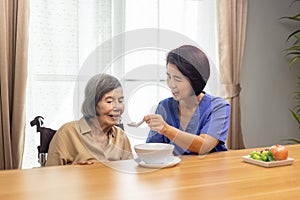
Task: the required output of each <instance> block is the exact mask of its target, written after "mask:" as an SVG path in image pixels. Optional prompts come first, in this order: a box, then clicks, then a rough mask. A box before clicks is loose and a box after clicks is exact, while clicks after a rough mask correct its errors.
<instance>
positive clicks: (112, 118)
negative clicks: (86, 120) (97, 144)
mask: <svg viewBox="0 0 300 200" xmlns="http://www.w3.org/2000/svg"><path fill="white" fill-rule="evenodd" d="M96 111H97V113H98V114H99V116H97V118H98V121H99V123H100V126H101V127H102V128H103V129H105V128H109V127H112V126H113V125H116V124H119V122H120V119H121V115H122V113H123V112H124V96H123V90H122V88H121V87H118V88H116V89H114V90H111V91H109V92H108V93H106V94H105V95H104V96H103V97H102V99H101V100H100V101H99V102H98V103H97V106H96Z"/></svg>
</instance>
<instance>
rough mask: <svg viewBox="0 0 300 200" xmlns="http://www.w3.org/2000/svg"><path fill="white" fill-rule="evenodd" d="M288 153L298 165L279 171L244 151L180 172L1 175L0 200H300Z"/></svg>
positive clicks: (298, 156)
mask: <svg viewBox="0 0 300 200" xmlns="http://www.w3.org/2000/svg"><path fill="white" fill-rule="evenodd" d="M287 147H288V149H289V157H291V158H294V159H295V160H294V163H293V165H290V166H282V167H275V168H264V167H260V166H256V165H252V164H248V163H245V162H243V161H242V156H244V155H248V154H249V153H250V152H251V151H252V150H253V149H245V150H231V151H228V152H221V153H212V154H209V155H207V156H206V157H199V156H181V159H182V160H181V162H180V164H178V165H177V166H174V167H171V168H165V169H159V170H158V169H147V168H142V167H139V166H138V165H137V164H136V162H135V161H133V160H128V161H117V162H114V163H112V164H111V165H110V166H107V165H104V164H101V163H97V164H94V165H90V166H79V165H76V166H61V167H45V168H35V169H26V170H9V171H1V172H0V199H1V200H29V199H30V200H31V199H40V200H47V199H49V200H50V199H51V200H59V199H83V200H85V199H86V200H91V199H130V200H135V199H141V200H146V199H151V200H158V199H172V200H176V199H201V200H203V199H222V200H224V199H230V200H232V199H272V200H274V199H275V198H284V199H299V197H300V145H290V146H287ZM259 149H260V148H255V150H259Z"/></svg>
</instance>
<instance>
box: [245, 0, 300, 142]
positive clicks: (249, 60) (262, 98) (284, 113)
mask: <svg viewBox="0 0 300 200" xmlns="http://www.w3.org/2000/svg"><path fill="white" fill-rule="evenodd" d="M290 3H291V0H249V1H248V24H247V35H246V45H245V52H244V63H243V66H242V72H241V87H242V91H241V112H242V113H241V114H242V131H243V137H244V143H245V146H246V147H247V148H250V147H259V146H269V145H272V144H275V143H283V142H282V140H284V139H287V138H298V139H300V129H299V127H298V125H297V123H296V121H295V120H294V118H293V117H292V115H291V114H290V112H289V108H292V107H293V100H292V96H293V92H294V91H295V90H296V89H297V88H296V87H297V74H300V73H299V72H300V70H299V68H300V67H299V63H298V64H297V67H295V68H294V69H292V70H290V69H289V66H288V59H287V58H286V56H285V53H284V52H283V49H285V48H287V47H288V45H287V43H286V40H285V39H286V37H287V36H288V35H289V33H291V31H292V30H294V29H293V28H292V27H291V24H289V25H288V24H287V23H286V22H284V21H283V20H280V19H279V18H280V17H282V16H286V15H289V16H290V15H293V14H295V13H297V12H300V2H299V3H296V4H295V5H294V6H293V7H289V4H290ZM299 25H300V23H299Z"/></svg>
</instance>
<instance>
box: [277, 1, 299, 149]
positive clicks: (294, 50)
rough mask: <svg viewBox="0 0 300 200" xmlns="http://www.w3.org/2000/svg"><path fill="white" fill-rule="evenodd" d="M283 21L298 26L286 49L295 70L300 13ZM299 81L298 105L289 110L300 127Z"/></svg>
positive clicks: (296, 98)
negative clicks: (288, 21)
mask: <svg viewBox="0 0 300 200" xmlns="http://www.w3.org/2000/svg"><path fill="white" fill-rule="evenodd" d="M297 2H300V0H294V1H292V3H291V5H290V6H292V5H294V4H295V3H297ZM281 19H286V20H290V21H292V22H294V23H295V24H296V30H294V31H293V32H292V33H291V34H289V35H288V37H287V39H286V42H292V45H291V46H290V47H289V48H287V49H285V50H286V51H287V54H286V55H287V56H288V57H289V58H290V62H289V67H290V69H292V68H293V66H295V65H296V64H298V63H299V62H297V61H298V60H299V59H300V36H299V35H298V34H299V33H300V26H299V25H300V24H299V22H300V13H298V14H296V15H294V16H285V17H282V18H281ZM297 79H298V90H297V91H296V92H295V93H294V96H293V97H294V99H295V101H296V105H295V107H294V108H293V109H289V110H290V112H291V114H292V115H293V117H294V119H295V120H296V121H297V123H298V125H299V127H300V75H298V76H297ZM288 141H290V142H294V143H300V140H297V139H288Z"/></svg>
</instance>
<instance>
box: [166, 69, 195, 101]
mask: <svg viewBox="0 0 300 200" xmlns="http://www.w3.org/2000/svg"><path fill="white" fill-rule="evenodd" d="M167 84H168V86H169V88H170V89H171V92H172V94H173V98H174V99H175V100H177V101H180V100H184V99H185V98H187V97H190V96H192V95H195V93H194V90H193V88H192V87H191V84H190V80H189V79H188V78H187V77H186V76H184V75H183V74H182V73H181V72H180V71H179V70H178V68H177V67H176V65H174V64H171V63H168V65H167Z"/></svg>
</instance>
